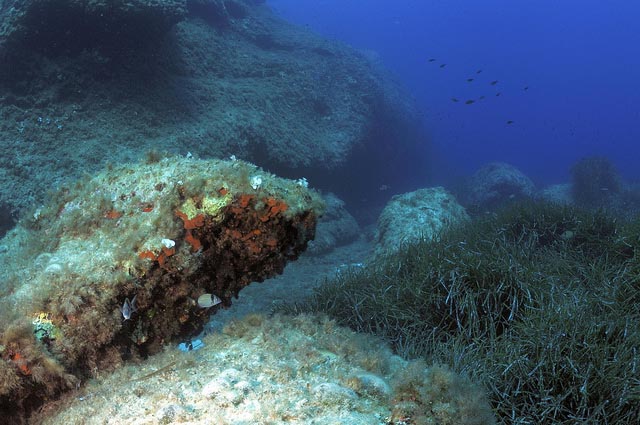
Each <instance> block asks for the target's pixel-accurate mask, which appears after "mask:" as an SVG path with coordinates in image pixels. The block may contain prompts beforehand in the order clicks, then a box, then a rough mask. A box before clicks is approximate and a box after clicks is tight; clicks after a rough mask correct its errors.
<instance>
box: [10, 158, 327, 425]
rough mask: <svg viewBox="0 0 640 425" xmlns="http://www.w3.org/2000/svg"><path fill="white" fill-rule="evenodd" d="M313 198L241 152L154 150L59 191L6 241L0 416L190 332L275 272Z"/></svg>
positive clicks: (292, 247)
mask: <svg viewBox="0 0 640 425" xmlns="http://www.w3.org/2000/svg"><path fill="white" fill-rule="evenodd" d="M321 210H322V201H321V198H320V197H319V195H318V194H316V193H315V192H313V191H311V190H309V189H307V188H306V184H305V182H304V181H303V180H299V181H291V180H284V179H281V178H277V177H275V176H273V175H272V174H270V173H267V172H265V171H263V170H261V169H259V168H257V167H255V166H254V165H252V164H249V163H246V162H243V161H219V160H210V161H199V160H194V159H184V158H173V159H164V160H161V161H159V162H156V163H152V164H137V165H126V166H119V167H114V168H112V169H109V170H105V171H102V172H100V173H97V174H96V175H95V176H94V177H92V178H90V179H86V180H84V181H80V182H78V183H77V184H75V185H74V186H73V187H70V188H67V189H63V190H62V191H61V192H60V193H59V194H58V195H57V196H56V197H54V198H52V200H51V201H50V202H49V203H47V205H46V206H45V207H43V208H41V209H38V210H36V211H35V212H34V213H33V214H32V215H31V216H29V217H26V218H23V220H21V222H20V224H19V226H18V227H17V228H15V229H14V230H12V231H11V232H10V233H9V234H8V235H7V237H5V238H4V239H3V245H2V246H3V249H2V253H0V270H2V271H3V274H2V280H1V281H0V416H2V417H3V418H7V417H9V418H10V419H13V418H15V419H17V418H18V417H20V416H24V415H25V414H26V413H28V412H29V411H31V410H33V409H34V408H36V407H38V406H39V405H40V404H41V403H42V402H43V401H44V400H47V399H52V398H54V397H55V396H57V395H59V394H60V393H61V392H63V391H65V390H68V389H70V388H72V387H73V386H74V385H75V384H76V383H79V382H80V381H82V380H84V379H86V378H88V377H90V376H95V375H96V374H97V373H98V372H99V371H104V370H110V369H113V368H114V367H115V366H118V365H120V364H121V363H122V362H123V361H124V360H127V359H136V358H144V357H146V356H148V355H150V354H154V353H157V352H158V351H160V350H161V349H162V346H163V345H164V344H166V343H168V342H170V341H172V340H173V339H175V338H177V337H180V336H183V337H187V336H191V335H193V334H197V333H198V332H199V331H200V330H201V328H202V326H203V325H204V323H205V322H206V321H207V320H208V318H209V315H210V314H212V313H214V312H215V310H216V309H217V308H220V307H222V306H228V305H230V304H231V300H232V299H233V298H234V297H237V295H238V293H239V292H240V290H241V289H243V288H244V287H246V286H247V285H249V284H250V283H251V282H256V281H259V282H261V281H263V280H264V279H266V278H269V277H273V276H275V275H277V274H279V273H282V271H283V268H284V265H285V264H286V262H287V261H291V260H295V259H296V258H297V257H298V255H299V254H300V253H301V252H302V251H303V250H304V249H305V248H306V245H307V242H308V241H309V240H311V239H313V237H314V234H315V226H316V220H317V217H318V216H319V215H320V214H321ZM203 300H204V301H203Z"/></svg>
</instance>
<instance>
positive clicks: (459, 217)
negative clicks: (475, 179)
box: [374, 187, 469, 256]
mask: <svg viewBox="0 0 640 425" xmlns="http://www.w3.org/2000/svg"><path fill="white" fill-rule="evenodd" d="M468 219H469V216H468V215H467V212H466V211H465V209H464V208H463V207H462V206H461V205H460V204H458V201H457V200H456V198H455V197H454V196H453V195H451V194H450V193H449V192H447V191H446V190H445V189H444V188H442V187H431V188H426V189H419V190H416V191H415V192H409V193H404V194H402V195H396V196H394V197H393V198H391V200H390V201H389V202H388V203H387V205H386V206H385V207H384V210H383V211H382V214H380V218H378V225H377V229H376V234H375V249H374V255H375V256H378V255H382V254H385V253H389V252H392V251H394V250H396V249H398V248H399V247H400V245H401V244H402V243H406V242H411V241H415V240H418V239H420V238H426V239H431V238H433V237H434V236H435V235H436V234H437V233H438V232H439V231H441V230H442V229H444V228H445V227H446V226H449V225H454V224H456V223H459V222H461V221H464V220H468Z"/></svg>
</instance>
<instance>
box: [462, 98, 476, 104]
mask: <svg viewBox="0 0 640 425" xmlns="http://www.w3.org/2000/svg"><path fill="white" fill-rule="evenodd" d="M472 103H475V100H472V99H469V100H467V101H466V102H464V104H465V105H471V104H472Z"/></svg>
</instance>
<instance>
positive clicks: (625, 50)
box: [268, 0, 640, 185]
mask: <svg viewBox="0 0 640 425" xmlns="http://www.w3.org/2000/svg"><path fill="white" fill-rule="evenodd" d="M268 3H269V4H270V5H271V6H272V7H273V8H274V10H276V11H277V12H278V13H279V14H280V15H281V16H283V17H284V18H286V19H287V20H289V21H292V22H295V23H298V24H302V25H307V26H309V27H310V28H311V29H312V30H314V31H315V32H317V33H320V34H322V35H323V36H326V37H330V38H337V39H340V40H343V41H345V42H347V43H348V44H350V45H352V46H353V47H355V48H358V49H370V50H375V51H377V52H378V53H379V54H380V56H381V57H382V59H383V61H384V63H385V65H386V66H387V67H388V68H389V69H391V70H392V71H393V72H394V73H395V74H396V75H397V76H398V77H399V79H400V80H401V81H402V82H403V84H404V85H405V86H406V87H407V88H408V89H409V91H410V92H411V93H412V94H413V95H414V96H415V98H416V101H417V103H418V104H419V106H420V108H421V110H422V112H423V117H424V125H425V126H426V128H427V129H428V131H429V134H430V135H431V137H432V143H433V145H434V147H435V151H436V156H437V158H435V159H436V160H435V161H433V162H434V167H437V168H436V174H437V177H438V178H439V179H441V180H446V179H447V177H449V178H451V177H453V175H455V174H459V175H468V174H471V173H472V172H473V171H475V170H476V169H477V168H478V167H480V166H481V165H482V164H484V163H486V162H489V161H495V160H499V161H505V162H509V163H511V164H513V165H515V166H517V167H518V168H520V169H521V170H522V171H523V172H524V173H525V174H527V175H529V176H530V177H531V178H533V179H534V181H536V183H538V184H540V185H544V184H550V183H557V182H563V181H567V180H569V169H570V167H571V165H572V164H573V163H575V162H576V161H577V160H578V159H580V158H582V157H585V156H591V155H604V156H606V157H608V158H609V159H610V160H612V161H613V163H614V164H615V165H616V166H617V167H618V170H619V171H620V172H621V174H622V175H623V177H626V178H627V179H630V180H638V179H640V167H638V159H640V155H639V153H640V29H639V28H640V23H639V22H640V2H637V1H629V0H607V1H603V0H562V1H558V0H536V1H513V0H486V1H482V2H480V1H477V0H446V1H445V0H441V1H427V0H318V1H314V0H269V1H268ZM430 58H433V59H436V60H435V61H433V62H429V61H428V60H429V59H430ZM441 64H446V66H445V67H443V68H440V65H441ZM478 70H482V72H481V73H480V74H476V72H477V71H478ZM467 78H474V81H472V82H467V81H466V80H467ZM493 80H498V83H497V84H496V85H495V86H491V85H490V82H491V81H493ZM525 87H528V89H527V90H525V89H524V88H525ZM498 92H499V93H501V95H500V96H496V93H498ZM480 96H485V99H483V100H479V97H480ZM453 97H455V98H457V99H459V100H460V101H459V102H457V103H456V102H453V101H452V100H451V98H453ZM466 100H475V103H473V104H470V105H466V104H465V101H466ZM508 121H513V123H512V124H508V123H507V122H508ZM437 164H445V166H442V165H440V166H438V165H437Z"/></svg>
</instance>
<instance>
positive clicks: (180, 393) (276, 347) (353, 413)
mask: <svg viewBox="0 0 640 425" xmlns="http://www.w3.org/2000/svg"><path fill="white" fill-rule="evenodd" d="M64 423H84V424H125V423H129V424H130V423H136V424H170V423H191V424H216V425H225V424H229V425H231V424H233V425H255V424H319V425H331V424H335V425H343V424H349V425H375V424H380V425H382V424H386V425H401V424H456V425H464V424H478V425H481V424H491V423H493V418H492V415H491V412H490V410H489V407H488V404H487V402H486V400H484V398H483V396H482V391H480V389H479V388H476V387H474V386H473V385H472V384H470V383H469V382H468V381H464V380H462V379H461V378H459V377H457V376H455V375H453V374H452V373H451V372H448V371H445V370H443V369H441V368H437V367H436V368H431V369H430V368H426V367H425V366H424V364H420V363H418V362H407V361H404V360H402V359H401V358H399V357H397V356H394V355H392V354H391V352H390V350H389V349H388V348H387V346H386V345H385V344H383V343H381V342H380V341H379V340H377V339H375V338H373V337H370V336H365V335H359V334H356V333H354V332H352V331H350V330H348V329H345V328H342V327H339V326H337V325H336V324H335V323H334V322H332V321H330V320H328V319H326V318H322V317H314V316H297V317H288V316H274V317H271V318H265V317H263V316H258V315H250V316H247V317H246V318H244V319H242V320H239V321H235V322H231V323H230V324H228V325H227V326H226V328H225V329H224V330H223V331H222V333H217V334H213V335H210V336H208V337H206V338H205V345H204V347H203V348H201V349H200V350H198V351H194V352H190V353H182V352H179V351H177V350H176V349H174V348H171V349H169V350H167V351H165V352H163V353H161V354H158V355H156V356H153V357H151V358H149V359H148V361H146V362H145V363H144V366H143V367H141V366H135V365H130V366H127V367H124V368H122V369H119V370H117V371H116V372H115V373H113V374H111V375H109V376H107V377H104V378H99V379H96V380H94V381H92V382H90V383H89V384H88V385H87V386H86V387H85V388H83V389H82V390H81V391H79V392H77V393H74V394H70V395H69V396H68V397H67V398H66V400H64V401H62V403H61V404H60V405H59V406H58V412H57V413H55V414H53V415H52V416H50V417H49V418H46V419H45V420H44V424H49V425H54V424H64Z"/></svg>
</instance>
